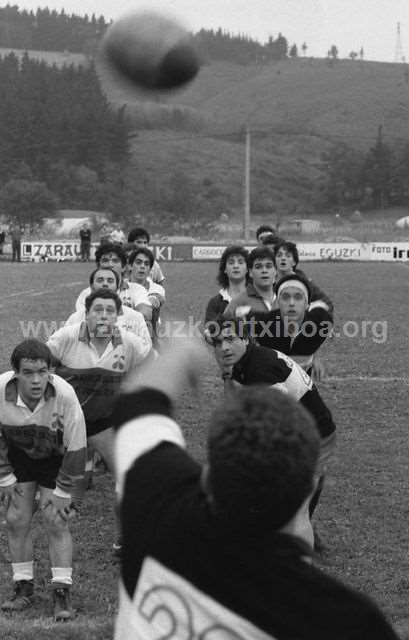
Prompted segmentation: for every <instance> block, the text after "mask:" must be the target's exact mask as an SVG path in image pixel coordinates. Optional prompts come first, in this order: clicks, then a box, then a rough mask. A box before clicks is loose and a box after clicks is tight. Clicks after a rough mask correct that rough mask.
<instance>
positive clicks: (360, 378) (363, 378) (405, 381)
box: [318, 376, 409, 385]
mask: <svg viewBox="0 0 409 640" xmlns="http://www.w3.org/2000/svg"><path fill="white" fill-rule="evenodd" d="M326 382H328V383H330V382H377V383H379V382H384V383H387V382H402V383H403V384H409V378H405V377H403V376H328V377H327V378H324V380H322V381H321V382H319V383H318V384H324V385H325V383H326Z"/></svg>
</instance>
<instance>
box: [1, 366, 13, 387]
mask: <svg viewBox="0 0 409 640" xmlns="http://www.w3.org/2000/svg"><path fill="white" fill-rule="evenodd" d="M14 375H15V372H14V371H12V370H10V371H5V372H4V373H1V374H0V390H1V389H3V388H4V387H5V386H6V384H7V383H8V382H10V380H11V379H12V378H13V377H14Z"/></svg>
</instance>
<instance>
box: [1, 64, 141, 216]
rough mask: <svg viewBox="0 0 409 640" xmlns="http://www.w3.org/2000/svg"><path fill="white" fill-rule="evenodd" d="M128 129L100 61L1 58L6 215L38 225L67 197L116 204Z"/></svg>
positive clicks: (69, 201)
mask: <svg viewBox="0 0 409 640" xmlns="http://www.w3.org/2000/svg"><path fill="white" fill-rule="evenodd" d="M128 131H129V125H128V123H127V119H126V116H125V113H124V110H123V109H119V110H114V109H113V108H112V107H111V106H110V105H109V103H108V101H107V99H106V97H105V95H104V94H103V93H102V90H101V87H100V84H99V80H98V76H97V73H96V71H95V68H94V66H93V65H92V64H90V65H89V66H88V67H87V68H85V67H74V66H68V67H63V68H57V67H56V66H52V67H51V66H47V65H46V64H45V63H44V62H40V61H38V60H33V59H30V58H29V57H28V55H27V54H25V55H24V56H23V58H22V60H21V61H19V60H18V58H17V56H16V55H15V54H13V53H11V54H9V55H7V56H6V57H4V58H0V213H3V214H5V215H6V216H7V217H10V216H11V217H14V216H18V217H20V218H25V219H24V220H21V221H22V222H28V223H32V222H38V219H36V218H38V217H41V216H40V213H41V215H42V216H44V215H49V214H50V213H51V212H52V211H53V210H55V208H56V206H57V205H58V204H60V203H61V204H62V206H64V207H66V208H88V206H89V205H91V204H92V205H93V206H92V207H91V206H90V208H94V209H95V208H97V207H100V208H101V209H100V210H103V209H105V208H106V209H107V210H108V209H109V208H116V207H115V206H114V205H115V202H116V201H117V200H118V199H120V198H119V196H118V193H120V192H121V189H120V188H118V183H120V175H121V169H122V167H123V166H124V165H125V164H126V163H127V160H128V157H129V145H128Z"/></svg>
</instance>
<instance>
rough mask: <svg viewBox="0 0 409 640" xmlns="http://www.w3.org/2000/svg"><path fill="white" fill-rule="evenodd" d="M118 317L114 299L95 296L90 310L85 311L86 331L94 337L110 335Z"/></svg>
mask: <svg viewBox="0 0 409 640" xmlns="http://www.w3.org/2000/svg"><path fill="white" fill-rule="evenodd" d="M117 318H118V312H117V310H116V304H115V301H114V300H109V299H108V300H107V299H104V298H95V300H94V301H93V302H92V305H91V308H90V310H89V311H88V312H87V313H86V321H87V326H88V331H89V333H90V335H91V336H93V337H94V338H106V337H108V336H112V332H113V329H114V327H115V323H116V321H117Z"/></svg>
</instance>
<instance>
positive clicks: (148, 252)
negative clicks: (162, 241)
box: [128, 247, 155, 269]
mask: <svg viewBox="0 0 409 640" xmlns="http://www.w3.org/2000/svg"><path fill="white" fill-rule="evenodd" d="M138 253H143V254H144V255H145V256H146V257H147V258H148V259H149V264H150V266H151V269H152V267H153V263H154V262H155V258H154V255H153V253H152V251H151V250H150V249H148V247H138V248H137V249H134V250H133V251H132V253H131V254H130V255H129V256H128V264H130V265H132V264H133V263H134V262H135V258H136V256H137V255H138Z"/></svg>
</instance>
